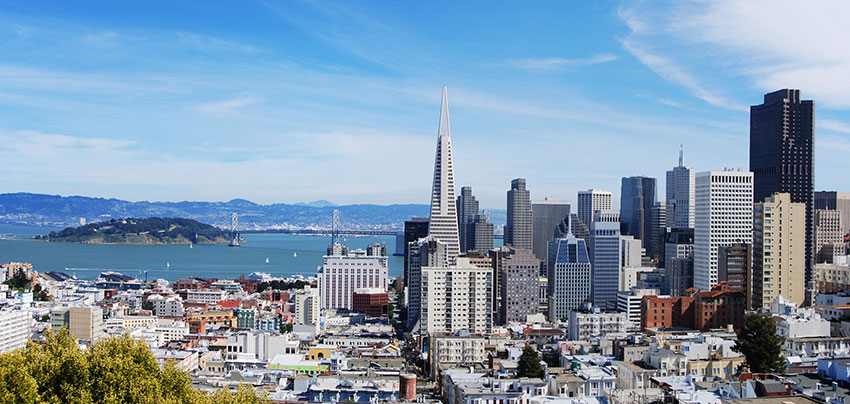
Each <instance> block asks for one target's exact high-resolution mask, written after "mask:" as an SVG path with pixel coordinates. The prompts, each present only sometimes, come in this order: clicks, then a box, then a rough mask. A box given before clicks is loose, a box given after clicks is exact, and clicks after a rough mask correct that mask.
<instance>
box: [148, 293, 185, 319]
mask: <svg viewBox="0 0 850 404" xmlns="http://www.w3.org/2000/svg"><path fill="white" fill-rule="evenodd" d="M148 302H150V303H151V304H152V305H153V314H155V315H157V316H165V317H182V316H183V313H184V312H183V300H181V299H180V297H179V296H169V297H164V296H162V295H151V296H150V297H148Z"/></svg>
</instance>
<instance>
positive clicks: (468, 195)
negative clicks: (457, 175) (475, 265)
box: [457, 186, 478, 253]
mask: <svg viewBox="0 0 850 404" xmlns="http://www.w3.org/2000/svg"><path fill="white" fill-rule="evenodd" d="M477 214H478V201H477V200H476V199H475V196H473V195H472V187H469V186H466V187H461V188H460V196H458V197H457V227H458V232H459V233H458V234H459V238H460V252H461V253H465V252H467V251H469V250H474V248H470V247H469V244H468V243H469V242H468V237H469V236H467V225H466V224H467V223H469V222H470V221H471V218H470V216H474V215H477Z"/></svg>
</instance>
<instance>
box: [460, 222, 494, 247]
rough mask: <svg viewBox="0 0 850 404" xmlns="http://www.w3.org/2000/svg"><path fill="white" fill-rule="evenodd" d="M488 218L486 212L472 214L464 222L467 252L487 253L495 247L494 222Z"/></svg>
mask: <svg viewBox="0 0 850 404" xmlns="http://www.w3.org/2000/svg"><path fill="white" fill-rule="evenodd" d="M488 219H489V217H488V215H486V214H484V215H472V216H470V217H469V221H467V222H466V223H464V226H465V227H466V231H465V232H464V233H465V234H464V236H465V237H466V251H467V252H470V251H474V252H477V253H480V254H487V251H489V250H490V249H491V248H493V223H490V221H489V220H488Z"/></svg>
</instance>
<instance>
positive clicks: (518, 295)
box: [490, 246, 540, 325]
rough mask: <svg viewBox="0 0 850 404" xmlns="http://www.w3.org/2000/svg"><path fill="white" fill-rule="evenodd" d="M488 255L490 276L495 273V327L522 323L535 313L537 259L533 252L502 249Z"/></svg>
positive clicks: (537, 292) (536, 303) (537, 299)
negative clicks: (491, 271) (496, 281)
mask: <svg viewBox="0 0 850 404" xmlns="http://www.w3.org/2000/svg"><path fill="white" fill-rule="evenodd" d="M490 256H491V259H492V260H493V268H494V274H495V273H498V276H497V280H498V284H499V287H498V293H499V295H500V299H498V300H496V302H497V304H498V306H497V307H498V308H497V312H498V316H497V317H496V319H497V320H496V321H497V324H499V325H505V324H510V323H520V322H525V321H526V319H527V318H528V316H529V315H532V314H537V313H539V312H540V311H539V309H540V302H539V298H538V294H539V291H538V288H539V282H540V280H539V278H540V260H539V259H538V258H537V257H536V256H535V255H534V253H532V252H531V250H526V249H522V248H513V247H510V246H502V247H501V248H499V249H494V250H492V251H491V253H490ZM494 308H496V307H494Z"/></svg>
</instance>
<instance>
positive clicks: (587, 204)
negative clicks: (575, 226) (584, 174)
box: [577, 189, 611, 228]
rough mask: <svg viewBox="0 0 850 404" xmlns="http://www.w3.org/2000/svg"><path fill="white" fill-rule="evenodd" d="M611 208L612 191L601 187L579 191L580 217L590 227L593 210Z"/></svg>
mask: <svg viewBox="0 0 850 404" xmlns="http://www.w3.org/2000/svg"><path fill="white" fill-rule="evenodd" d="M603 209H611V193H610V192H608V191H602V190H600V189H588V190H587V191H578V212H577V213H578V218H579V219H581V221H582V222H583V223H584V224H585V226H587V227H588V228H589V227H590V222H591V221H592V220H593V211H595V210H603Z"/></svg>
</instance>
